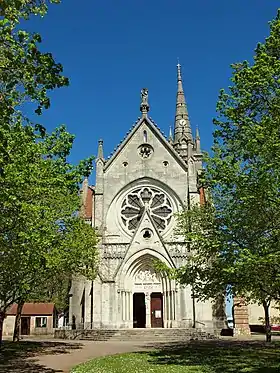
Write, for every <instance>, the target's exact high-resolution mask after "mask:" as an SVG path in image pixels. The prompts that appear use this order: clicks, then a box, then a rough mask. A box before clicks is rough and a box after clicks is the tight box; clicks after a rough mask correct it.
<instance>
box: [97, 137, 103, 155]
mask: <svg viewBox="0 0 280 373" xmlns="http://www.w3.org/2000/svg"><path fill="white" fill-rule="evenodd" d="M97 159H104V154H103V140H99V141H98V152H97Z"/></svg>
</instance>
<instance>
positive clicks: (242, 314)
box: [233, 297, 251, 335]
mask: <svg viewBox="0 0 280 373" xmlns="http://www.w3.org/2000/svg"><path fill="white" fill-rule="evenodd" d="M233 307H234V308H233V310H234V335H249V334H251V331H250V327H249V314H248V306H247V304H246V302H245V301H244V299H243V298H241V297H235V298H234V299H233Z"/></svg>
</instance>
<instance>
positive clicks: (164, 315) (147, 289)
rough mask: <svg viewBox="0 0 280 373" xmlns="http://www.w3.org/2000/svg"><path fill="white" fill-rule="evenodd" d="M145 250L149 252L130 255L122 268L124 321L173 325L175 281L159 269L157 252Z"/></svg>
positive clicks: (145, 325)
mask: <svg viewBox="0 0 280 373" xmlns="http://www.w3.org/2000/svg"><path fill="white" fill-rule="evenodd" d="M143 251H144V250H143ZM145 251H146V252H145V254H144V253H143V252H142V255H139V252H138V253H137V254H136V255H135V256H134V258H133V257H130V258H129V259H128V260H127V262H126V263H125V264H124V266H123V268H122V269H121V271H120V274H121V277H120V281H121V283H120V288H121V289H123V290H122V291H121V292H120V311H121V312H120V316H121V320H122V321H121V325H122V327H128V328H131V327H133V328H163V327H164V328H166V327H167V328H168V327H172V326H173V324H174V320H175V318H174V317H175V305H176V301H175V282H174V281H173V280H170V279H168V278H165V277H163V276H162V275H161V274H159V273H156V272H155V270H154V268H153V261H154V259H155V256H154V255H151V254H150V250H149V252H148V249H147V250H145ZM158 256H159V255H157V257H158ZM158 259H160V257H158ZM168 264H169V263H168ZM173 315H174V316H173Z"/></svg>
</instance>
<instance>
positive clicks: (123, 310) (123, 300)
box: [122, 291, 125, 321]
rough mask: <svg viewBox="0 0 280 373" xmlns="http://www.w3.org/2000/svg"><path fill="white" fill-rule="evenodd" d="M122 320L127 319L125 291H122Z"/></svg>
mask: <svg viewBox="0 0 280 373" xmlns="http://www.w3.org/2000/svg"><path fill="white" fill-rule="evenodd" d="M122 321H125V291H122Z"/></svg>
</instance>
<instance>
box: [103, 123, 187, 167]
mask: <svg viewBox="0 0 280 373" xmlns="http://www.w3.org/2000/svg"><path fill="white" fill-rule="evenodd" d="M143 122H145V123H146V124H147V125H148V126H149V127H150V129H151V130H152V131H153V132H154V134H155V135H156V136H157V137H158V138H159V139H160V141H161V142H162V143H163V144H164V145H165V147H166V148H167V149H168V150H169V151H170V153H171V154H172V155H173V156H174V158H175V159H177V161H178V163H180V164H181V166H182V167H183V168H184V169H187V164H186V163H185V161H184V160H183V158H181V157H180V155H179V154H178V153H177V152H176V150H175V149H174V148H173V146H172V145H170V143H169V142H168V141H167V139H166V138H165V136H164V134H163V133H162V132H161V131H160V129H159V127H158V126H157V124H156V123H155V122H154V121H153V120H152V118H150V117H146V116H143V117H142V118H139V119H138V121H137V122H136V123H135V124H134V125H133V126H132V128H131V129H130V130H129V131H128V132H127V134H126V137H125V138H124V139H123V141H121V142H120V144H119V145H118V146H117V148H116V149H115V151H114V153H113V154H112V156H111V157H110V158H109V159H108V160H107V161H106V163H105V167H104V170H106V169H107V168H108V167H109V165H110V164H111V163H112V162H113V160H114V159H115V158H116V156H117V155H118V154H119V152H120V151H121V150H122V149H123V148H124V147H125V145H126V144H127V143H128V142H129V140H130V139H131V137H132V136H133V135H134V133H135V132H136V131H137V130H138V128H139V127H140V126H141V125H142V123H143Z"/></svg>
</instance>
